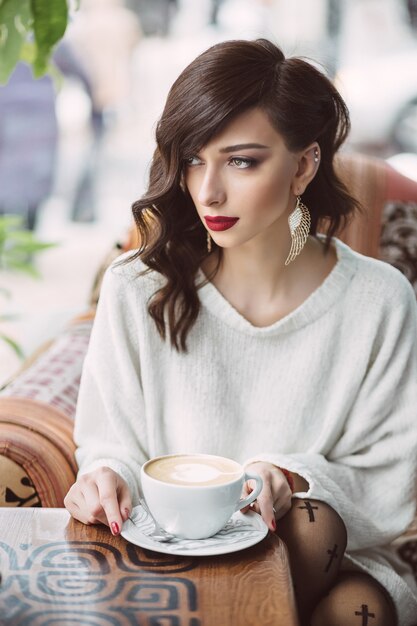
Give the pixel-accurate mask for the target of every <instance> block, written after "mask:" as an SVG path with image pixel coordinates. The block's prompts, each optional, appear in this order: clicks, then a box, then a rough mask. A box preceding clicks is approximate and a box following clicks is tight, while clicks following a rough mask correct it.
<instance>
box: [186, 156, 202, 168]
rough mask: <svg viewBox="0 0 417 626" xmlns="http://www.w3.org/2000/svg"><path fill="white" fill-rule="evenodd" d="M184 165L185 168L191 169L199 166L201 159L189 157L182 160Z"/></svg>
mask: <svg viewBox="0 0 417 626" xmlns="http://www.w3.org/2000/svg"><path fill="white" fill-rule="evenodd" d="M184 163H185V165H186V166H187V167H193V166H194V165H200V164H201V159H199V158H198V157H196V156H190V157H187V158H186V159H184Z"/></svg>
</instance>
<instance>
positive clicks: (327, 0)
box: [0, 0, 417, 385]
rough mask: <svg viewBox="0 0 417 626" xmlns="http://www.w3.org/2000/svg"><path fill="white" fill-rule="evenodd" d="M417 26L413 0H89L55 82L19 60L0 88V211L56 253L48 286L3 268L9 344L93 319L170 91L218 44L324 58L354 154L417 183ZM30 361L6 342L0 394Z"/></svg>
mask: <svg viewBox="0 0 417 626" xmlns="http://www.w3.org/2000/svg"><path fill="white" fill-rule="evenodd" d="M416 30H417V0H81V2H80V6H79V8H78V9H77V10H72V11H71V15H70V24H69V27H68V29H67V32H66V34H65V37H64V39H63V41H62V42H61V43H60V44H59V45H58V47H57V48H56V50H55V53H54V62H55V64H56V66H57V67H58V68H59V70H60V73H61V78H60V79H59V83H58V84H57V83H55V82H54V81H53V80H52V78H51V77H49V76H46V77H43V78H41V79H38V80H35V79H33V77H32V73H31V70H30V69H29V67H28V66H26V65H24V64H19V65H18V66H17V67H16V69H15V71H14V72H13V74H12V76H11V78H10V80H9V82H8V83H7V85H5V86H3V87H0V213H7V214H16V215H21V216H22V217H23V219H24V221H25V225H26V226H27V228H29V229H31V230H32V231H33V232H34V233H35V234H36V236H37V237H38V238H40V239H42V240H43V241H46V242H54V243H56V244H57V245H56V246H55V247H53V248H50V249H48V250H46V251H44V252H42V253H41V254H40V255H39V256H36V259H35V261H34V262H35V265H36V266H37V268H38V270H39V272H40V278H38V279H34V278H32V277H30V276H27V275H25V274H22V273H16V272H13V271H8V270H4V269H0V325H1V329H0V334H5V335H7V336H8V337H9V338H11V339H12V340H13V341H16V342H17V343H18V344H19V345H20V346H21V348H22V350H23V352H24V354H25V355H26V356H27V355H29V354H30V353H31V352H32V351H33V350H35V349H36V348H37V347H38V346H39V345H40V344H41V343H43V342H45V341H47V340H49V339H51V338H52V337H54V336H55V335H56V334H57V333H59V332H60V331H61V330H62V329H63V328H64V326H65V325H66V324H67V323H68V322H69V321H70V320H71V319H72V318H73V317H74V316H76V315H79V314H82V313H83V311H85V310H86V308H87V302H88V296H89V292H90V289H91V286H92V282H93V280H94V275H95V273H96V271H97V268H98V267H99V265H100V263H101V262H102V260H103V259H104V257H105V256H106V255H107V253H108V252H109V250H110V249H111V248H112V247H113V246H114V245H115V243H116V242H119V241H120V242H123V241H124V240H125V239H126V236H127V231H128V229H129V226H130V224H131V204H132V202H133V201H134V200H135V199H137V198H138V197H139V196H140V195H141V194H142V193H143V192H144V189H145V186H146V181H147V172H148V167H149V163H150V159H151V157H152V153H153V148H154V140H153V133H154V128H155V123H156V121H157V119H158V117H159V115H160V113H161V111H162V108H163V105H164V101H165V97H166V95H167V92H168V89H169V87H170V85H171V84H172V82H173V81H174V80H175V78H176V76H177V75H178V74H179V72H180V71H181V70H182V69H183V68H184V67H185V66H186V65H187V64H188V63H189V62H190V61H191V60H192V59H193V58H194V57H195V56H196V55H197V54H198V53H199V52H201V51H203V50H204V49H206V48H207V47H209V46H210V45H212V44H214V43H216V42H218V41H222V40H225V39H236V38H244V39H253V38H256V37H261V36H262V37H267V38H269V39H272V40H273V41H275V42H276V43H278V44H279V45H280V46H281V47H282V48H283V50H284V52H285V53H286V54H287V55H304V56H306V57H309V58H312V59H314V60H315V61H316V62H317V63H319V64H320V65H321V66H322V68H323V69H324V70H325V72H326V73H327V74H328V75H329V76H330V77H331V78H332V79H333V80H334V81H335V84H336V85H337V87H338V89H339V90H340V91H341V93H342V95H343V96H344V97H345V100H346V102H347V104H348V106H349V108H350V112H351V121H352V132H351V136H350V139H349V142H348V144H347V146H346V148H345V149H346V150H355V151H360V152H363V153H365V154H370V155H376V156H380V157H382V158H384V159H388V160H389V162H390V163H391V164H392V165H393V166H394V167H396V168H398V169H399V170H400V171H401V172H402V173H404V174H406V175H407V176H409V177H411V178H414V179H415V180H417V38H416ZM0 243H1V242H0ZM20 365H21V358H19V357H18V355H17V354H16V353H15V351H14V350H13V349H12V348H11V347H10V345H9V344H7V343H5V342H2V341H0V385H1V384H2V383H4V382H6V381H7V380H8V378H9V377H10V376H11V375H13V374H14V373H15V372H16V370H17V369H18V368H19V367H20Z"/></svg>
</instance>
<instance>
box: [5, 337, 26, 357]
mask: <svg viewBox="0 0 417 626" xmlns="http://www.w3.org/2000/svg"><path fill="white" fill-rule="evenodd" d="M0 339H2V340H3V341H4V342H5V343H7V344H8V345H9V346H10V347H11V348H12V350H13V351H14V352H15V353H16V354H17V356H18V357H19V358H20V359H24V358H25V355H24V353H23V350H22V348H21V347H20V346H19V344H18V343H16V341H14V340H13V339H11V338H10V337H8V336H7V335H4V334H3V333H0Z"/></svg>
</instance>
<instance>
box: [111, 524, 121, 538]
mask: <svg viewBox="0 0 417 626" xmlns="http://www.w3.org/2000/svg"><path fill="white" fill-rule="evenodd" d="M110 528H111V531H112V533H113V535H118V534H119V524H118V523H117V522H112V523H111V524H110Z"/></svg>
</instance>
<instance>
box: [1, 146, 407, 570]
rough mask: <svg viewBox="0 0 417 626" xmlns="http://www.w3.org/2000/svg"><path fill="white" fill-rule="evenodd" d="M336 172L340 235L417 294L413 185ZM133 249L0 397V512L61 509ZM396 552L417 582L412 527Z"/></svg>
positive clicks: (380, 165)
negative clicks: (106, 301)
mask: <svg viewBox="0 0 417 626" xmlns="http://www.w3.org/2000/svg"><path fill="white" fill-rule="evenodd" d="M337 169H338V171H339V174H340V176H341V178H342V179H343V180H344V181H345V183H346V184H347V186H348V187H349V188H350V189H351V190H352V193H353V194H354V195H356V197H357V198H358V199H359V200H360V202H361V204H362V206H363V207H364V210H363V212H362V213H358V214H357V215H356V216H355V217H354V219H353V220H352V221H351V222H350V223H349V224H348V226H347V227H346V228H345V229H344V230H343V231H342V232H341V233H339V237H340V238H341V239H343V240H344V241H345V242H346V243H348V244H349V245H350V246H351V247H352V248H354V249H355V250H357V251H359V252H361V253H363V254H366V255H369V256H373V257H375V258H380V259H382V260H384V261H386V262H388V263H392V264H393V265H395V266H396V267H398V268H399V269H400V270H401V271H402V272H403V273H404V274H405V275H406V276H407V278H408V279H409V280H410V282H411V284H412V285H413V287H414V290H415V292H416V296H417V183H414V182H413V181H411V180H410V179H408V178H405V177H403V176H401V175H399V174H398V173H397V172H395V170H394V169H392V168H391V167H390V166H388V165H387V164H386V163H385V162H383V161H381V160H379V159H373V158H370V157H365V156H363V155H358V154H344V155H343V156H341V157H340V158H339V161H338V163H337ZM136 246H137V239H136V236H135V232H134V230H133V229H132V230H131V232H130V233H129V237H128V239H127V241H126V242H125V244H124V245H120V244H117V245H116V246H115V247H114V249H113V250H112V251H110V253H109V255H108V258H107V259H105V262H104V263H103V265H102V267H101V268H100V270H99V272H98V274H97V278H96V281H95V284H94V286H93V290H92V294H91V299H90V303H89V308H88V310H87V312H86V314H85V315H84V316H83V317H81V318H78V319H76V320H74V322H73V323H72V324H71V325H70V326H69V327H68V328H66V329H65V330H64V331H63V332H62V334H61V335H60V336H59V337H57V339H56V340H55V341H53V342H52V343H50V344H49V345H48V346H44V347H43V348H42V349H40V350H39V351H38V353H37V354H36V355H34V357H33V358H32V359H31V360H30V362H28V363H27V364H26V365H25V367H24V368H23V370H22V371H21V372H19V373H18V374H17V375H16V376H15V377H14V378H13V380H11V381H10V382H9V384H7V385H6V387H5V388H3V389H2V390H1V391H0V506H41V507H62V506H63V499H64V496H65V494H66V492H67V491H68V489H69V487H70V486H71V484H72V483H73V482H74V480H75V476H76V471H77V467H76V462H75V458H74V450H75V445H74V442H73V440H72V427H73V418H74V414H75V406H76V400H77V393H78V386H79V381H80V376H81V369H82V364H83V360H84V356H85V353H86V351H87V347H88V341H89V335H90V331H91V327H92V324H93V319H94V311H95V306H96V304H97V300H98V296H99V290H100V284H101V278H102V275H103V272H104V270H105V269H106V267H107V266H108V265H109V264H110V262H111V261H112V260H113V259H114V258H116V257H117V256H118V255H119V254H121V253H122V252H124V251H126V250H128V249H131V248H134V247H136ZM398 546H399V548H398V549H399V552H400V554H401V556H402V558H404V559H405V560H407V561H409V562H410V563H412V565H413V567H414V573H415V575H416V578H417V525H415V527H413V528H411V529H410V530H409V532H408V534H406V535H405V536H404V537H402V538H400V539H399V540H398Z"/></svg>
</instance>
